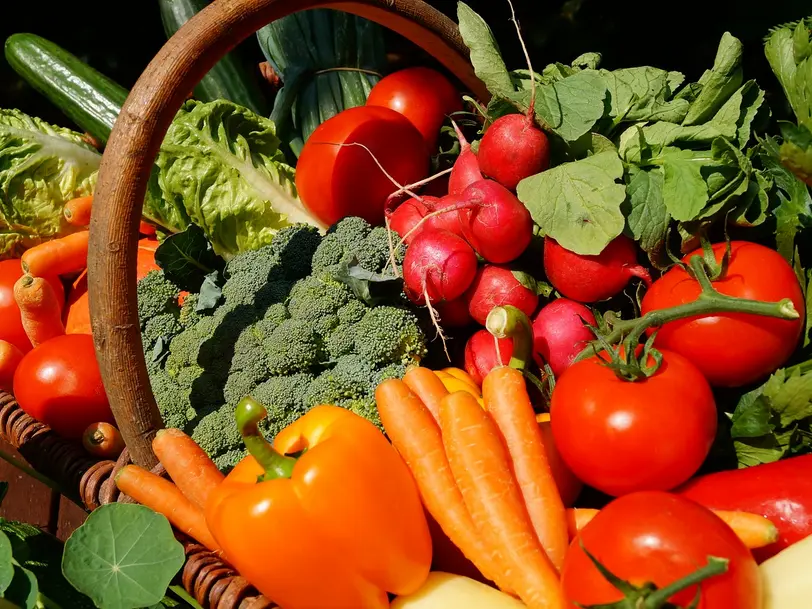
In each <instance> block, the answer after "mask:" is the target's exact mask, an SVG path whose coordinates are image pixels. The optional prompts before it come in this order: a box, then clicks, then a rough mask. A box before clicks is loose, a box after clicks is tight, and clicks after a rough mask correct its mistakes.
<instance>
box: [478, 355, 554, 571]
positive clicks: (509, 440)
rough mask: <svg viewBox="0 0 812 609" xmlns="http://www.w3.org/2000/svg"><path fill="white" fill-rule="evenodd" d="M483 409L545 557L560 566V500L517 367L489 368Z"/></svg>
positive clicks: (538, 428) (539, 431)
mask: <svg viewBox="0 0 812 609" xmlns="http://www.w3.org/2000/svg"><path fill="white" fill-rule="evenodd" d="M482 394H483V397H484V400H485V410H487V411H488V412H489V413H490V414H491V416H492V417H493V420H494V421H495V422H496V425H497V427H498V428H499V432H500V433H501V435H502V438H503V439H504V441H505V445H506V446H507V449H508V452H509V453H510V458H511V460H512V461H513V471H514V473H515V475H516V481H517V482H518V483H519V488H520V489H521V492H522V496H523V497H524V503H525V506H526V508H527V513H528V514H529V516H530V521H531V522H532V523H533V528H534V529H535V531H536V535H537V536H538V539H539V541H540V542H541V545H542V546H543V547H544V550H545V551H546V552H547V556H549V557H550V561H551V562H552V563H553V565H554V566H555V567H556V569H559V570H560V569H561V567H562V566H563V565H564V555H565V554H566V553H567V548H568V547H569V538H568V537H567V520H566V513H565V511H564V502H563V501H562V500H561V494H560V493H559V491H558V486H557V485H556V482H555V477H554V476H553V472H552V469H551V468H550V462H549V461H548V459H547V451H546V449H545V448H544V436H543V435H542V432H541V428H540V427H539V425H538V423H537V421H536V413H535V411H534V410H533V405H532V404H531V403H530V396H529V395H528V394H527V385H526V384H525V380H524V375H523V374H522V373H521V371H519V370H516V369H515V368H509V367H507V366H500V367H498V368H494V369H493V370H492V371H491V372H489V373H488V374H487V375H486V376H485V379H484V380H483V382H482Z"/></svg>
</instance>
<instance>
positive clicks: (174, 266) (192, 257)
mask: <svg viewBox="0 0 812 609" xmlns="http://www.w3.org/2000/svg"><path fill="white" fill-rule="evenodd" d="M155 264H157V265H158V266H159V267H160V268H161V269H163V272H164V275H166V278H167V279H169V280H170V281H172V282H173V283H175V284H176V285H178V286H179V287H180V288H181V289H183V290H187V291H189V292H198V291H200V289H201V286H203V284H204V282H205V280H206V277H207V276H208V275H210V274H211V273H213V272H216V271H219V270H222V269H223V268H224V267H225V262H224V261H223V259H222V258H220V256H218V255H217V254H216V253H214V248H213V247H212V244H211V242H210V241H209V240H208V239H207V238H206V235H205V234H204V233H203V230H202V229H201V228H200V227H198V226H197V225H195V224H190V225H189V227H188V228H187V229H186V230H185V231H183V232H182V233H177V234H174V235H170V236H169V237H167V238H166V239H164V240H163V241H162V242H161V244H160V245H159V246H158V247H157V249H156V250H155ZM198 304H199V303H198Z"/></svg>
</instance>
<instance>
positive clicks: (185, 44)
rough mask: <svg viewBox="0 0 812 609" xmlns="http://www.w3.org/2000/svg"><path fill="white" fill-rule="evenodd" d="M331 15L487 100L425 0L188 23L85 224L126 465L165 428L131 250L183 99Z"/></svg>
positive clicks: (93, 301) (140, 101)
mask: <svg viewBox="0 0 812 609" xmlns="http://www.w3.org/2000/svg"><path fill="white" fill-rule="evenodd" d="M311 8H332V9H336V10H341V11H345V12H348V13H353V14H356V15H359V16H361V17H365V18H367V19H369V20H371V21H376V22H377V23H379V24H381V25H383V26H385V27H388V28H390V29H392V30H394V31H395V32H397V33H399V34H401V35H403V36H404V37H406V38H408V39H409V40H411V41H412V42H414V43H415V44H417V45H418V46H420V47H422V48H423V49H424V50H426V51H427V52H428V53H430V54H431V55H433V56H434V57H435V58H436V59H437V60H439V61H440V62H441V63H442V64H443V65H444V66H445V67H446V68H447V69H448V70H449V71H450V72H452V73H453V74H454V75H456V76H457V78H459V79H460V81H461V82H462V83H463V84H464V85H465V86H466V87H468V88H469V89H470V90H471V91H472V92H473V93H474V95H476V96H478V97H480V98H481V99H487V98H488V92H487V90H486V89H485V87H484V85H483V84H482V82H481V81H480V80H479V79H478V78H476V76H475V75H474V73H473V70H472V67H471V65H470V62H469V60H468V51H467V49H466V47H465V45H464V43H463V41H462V38H461V37H460V34H459V30H458V29H457V26H456V25H455V24H454V23H453V22H452V21H451V20H450V19H448V18H447V17H445V16H444V15H443V14H442V13H440V12H439V11H437V10H436V9H434V8H432V7H431V6H429V5H428V4H426V3H425V2H422V0H351V1H347V0H344V1H340V0H215V2H213V3H212V4H210V5H209V6H207V7H206V8H205V9H204V10H202V11H201V12H200V13H198V14H197V15H195V16H194V17H193V18H192V19H190V20H189V21H188V22H187V23H186V24H184V25H183V27H181V28H180V30H178V32H177V33H176V34H175V35H174V36H172V38H170V39H169V41H168V42H167V43H166V44H165V45H164V46H163V48H162V49H161V50H160V51H159V52H158V54H157V55H156V56H155V58H154V59H153V60H152V61H151V62H150V64H149V65H148V66H147V68H146V70H144V72H143V74H142V75H141V77H140V78H139V79H138V82H137V83H136V84H135V86H134V87H133V89H132V91H131V92H130V95H129V97H127V101H126V102H125V103H124V107H123V108H122V109H121V113H120V114H119V117H118V120H117V121H116V124H115V127H114V128H113V132H112V134H111V136H110V139H109V142H108V144H107V148H106V150H105V153H104V157H103V159H102V163H101V169H100V171H99V178H98V184H97V187H96V192H95V204H94V208H93V216H92V220H91V223H90V252H89V256H88V285H89V299H90V318H91V324H92V328H93V338H94V342H95V346H96V355H97V358H98V360H99V366H100V368H101V374H102V380H103V382H104V387H105V390H106V391H107V395H108V397H109V400H110V407H111V409H112V411H113V415H114V416H115V418H116V421H117V422H118V426H119V429H120V430H121V433H122V436H123V437H124V440H125V441H126V443H127V446H128V448H129V452H130V454H131V456H132V458H133V461H134V462H135V463H137V464H139V465H141V466H144V467H150V468H151V467H153V466H154V465H155V464H156V462H157V461H156V459H155V455H154V454H153V452H152V447H151V441H152V438H153V436H154V434H155V431H156V430H158V429H160V428H161V427H163V423H162V420H161V416H160V413H159V412H158V407H157V404H156V403H155V398H154V397H153V395H152V391H151V389H150V383H149V376H148V375H147V368H146V361H145V358H144V353H143V347H142V343H141V334H140V331H139V322H138V312H137V307H136V248H137V246H136V243H137V240H138V224H139V220H140V217H141V209H142V205H143V200H144V194H145V192H146V186H147V180H148V178H149V175H150V171H151V169H152V165H153V162H154V160H155V156H156V155H157V152H158V149H159V147H160V145H161V142H162V141H163V138H164V135H165V134H166V131H167V129H168V128H169V124H170V123H171V121H172V119H173V118H174V116H175V114H176V113H177V111H178V110H179V109H180V107H181V104H182V103H183V101H184V99H185V98H186V94H187V93H188V92H189V91H191V90H192V88H193V87H194V86H195V85H196V84H197V83H198V82H200V80H201V78H202V77H203V76H204V75H205V74H206V73H207V72H208V71H209V70H210V69H211V68H212V67H213V66H214V65H215V64H216V63H217V62H218V61H219V60H220V59H221V58H222V57H224V56H225V54H226V53H228V52H229V51H231V50H232V49H233V48H234V47H235V46H236V45H237V44H239V43H240V42H241V41H243V40H244V39H246V38H247V37H248V36H250V35H251V34H253V33H255V32H256V31H257V30H258V29H260V28H261V27H263V26H264V25H266V24H267V23H270V22H271V21H274V20H276V19H280V18H282V17H284V16H286V15H289V14H291V13H295V12H297V11H301V10H305V9H311Z"/></svg>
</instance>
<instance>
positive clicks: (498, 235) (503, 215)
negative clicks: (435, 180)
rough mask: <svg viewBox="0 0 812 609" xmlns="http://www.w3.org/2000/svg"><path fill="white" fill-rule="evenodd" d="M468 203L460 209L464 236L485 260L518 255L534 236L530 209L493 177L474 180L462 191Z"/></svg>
mask: <svg viewBox="0 0 812 609" xmlns="http://www.w3.org/2000/svg"><path fill="white" fill-rule="evenodd" d="M461 196H462V199H463V200H464V201H465V202H467V203H469V204H470V205H471V207H470V208H468V209H462V210H460V211H459V217H460V222H461V223H462V230H463V236H464V237H465V240H466V241H468V243H470V244H471V247H473V248H474V250H476V252H477V253H478V254H479V255H480V256H482V257H483V258H484V259H485V260H487V261H488V262H491V263H493V264H504V263H506V262H511V261H512V260H515V259H516V258H518V257H519V256H520V255H521V254H522V252H524V250H526V249H527V246H528V245H530V240H531V239H532V237H533V219H532V218H531V217H530V212H529V211H527V208H526V207H525V206H524V205H523V204H522V202H521V201H519V199H517V198H516V195H514V194H513V193H512V192H510V191H509V190H508V189H507V188H505V187H504V186H502V185H501V184H498V183H497V182H494V181H493V180H479V181H478V182H474V183H473V184H471V185H470V186H469V187H468V188H466V189H465V191H463V193H462V195H461Z"/></svg>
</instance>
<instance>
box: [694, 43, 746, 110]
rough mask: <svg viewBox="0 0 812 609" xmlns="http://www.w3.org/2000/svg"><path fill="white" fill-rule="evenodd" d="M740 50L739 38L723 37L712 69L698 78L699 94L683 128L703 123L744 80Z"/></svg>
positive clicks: (741, 48) (741, 49)
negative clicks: (700, 86)
mask: <svg viewBox="0 0 812 609" xmlns="http://www.w3.org/2000/svg"><path fill="white" fill-rule="evenodd" d="M742 51H743V47H742V43H741V41H740V40H739V39H738V38H736V37H735V36H732V35H731V34H730V33H729V32H725V33H724V34H723V35H722V40H721V41H720V42H719V48H718V49H717V51H716V59H715V60H714V62H713V67H712V68H711V69H710V70H707V71H706V72H705V73H704V74H703V75H702V78H700V79H699V84H700V85H702V91H701V92H700V93H699V96H698V97H697V98H696V100H694V102H693V103H692V104H691V108H690V110H689V111H688V115H687V116H686V117H685V120H684V121H683V124H684V125H686V126H689V125H697V124H700V123H704V122H706V121H707V120H708V119H709V118H710V117H711V116H713V115H714V114H715V113H716V112H717V110H719V108H721V107H722V105H723V104H724V103H725V102H726V101H727V99H728V98H729V97H730V96H731V95H732V94H733V92H734V91H736V89H738V88H739V87H740V86H741V84H742V80H743V76H742V69H741V62H742Z"/></svg>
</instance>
